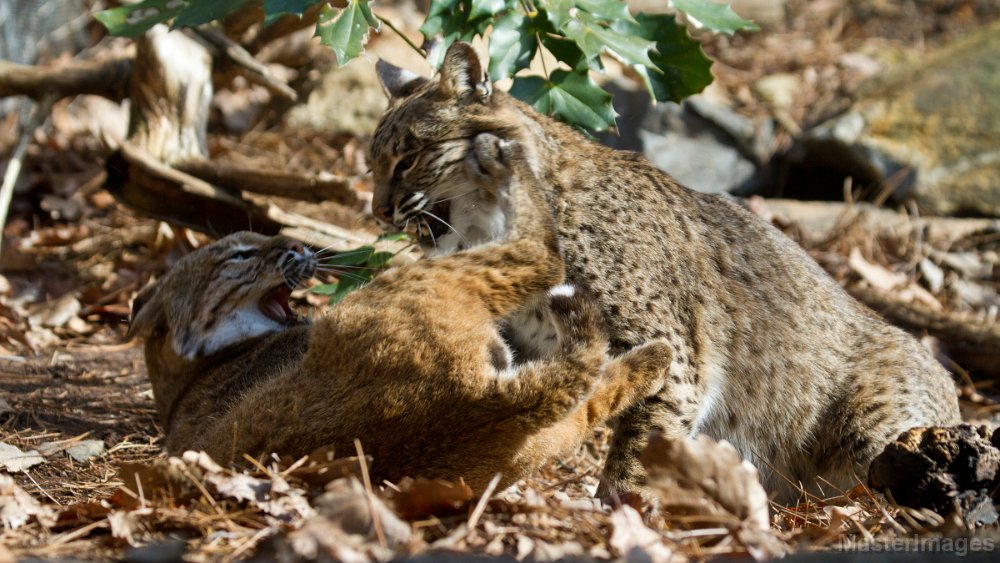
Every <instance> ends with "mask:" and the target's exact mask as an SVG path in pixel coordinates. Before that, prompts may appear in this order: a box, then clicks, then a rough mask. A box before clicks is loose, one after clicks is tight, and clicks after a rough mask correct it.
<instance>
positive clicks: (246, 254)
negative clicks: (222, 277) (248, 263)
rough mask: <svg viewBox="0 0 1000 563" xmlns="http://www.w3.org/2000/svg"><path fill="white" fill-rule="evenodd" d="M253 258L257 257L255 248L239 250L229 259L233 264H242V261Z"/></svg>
mask: <svg viewBox="0 0 1000 563" xmlns="http://www.w3.org/2000/svg"><path fill="white" fill-rule="evenodd" d="M254 256H257V249H256V248H241V249H240V250H237V251H236V252H234V253H233V255H232V256H230V257H229V259H230V260H233V261H235V262H242V261H243V260H249V259H251V258H253V257H254Z"/></svg>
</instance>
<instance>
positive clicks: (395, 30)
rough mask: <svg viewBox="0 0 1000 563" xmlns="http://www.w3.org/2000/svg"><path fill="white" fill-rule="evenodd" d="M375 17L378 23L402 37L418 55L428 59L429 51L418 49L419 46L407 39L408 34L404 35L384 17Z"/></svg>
mask: <svg viewBox="0 0 1000 563" xmlns="http://www.w3.org/2000/svg"><path fill="white" fill-rule="evenodd" d="M375 17H376V18H377V19H378V21H380V22H382V23H384V24H385V26H386V27H388V28H389V29H391V30H393V31H394V32H396V35H398V36H399V37H400V39H402V40H403V41H405V42H406V44H407V45H409V46H410V48H411V49H413V50H414V51H416V52H417V54H418V55H420V56H421V57H425V58H426V57H427V51H425V50H424V49H423V48H421V47H418V46H417V44H416V43H414V42H413V41H410V38H409V37H407V36H406V34H405V33H403V32H402V31H401V30H400V29H399V28H398V27H396V26H395V25H393V24H392V22H391V21H389V20H387V19H385V18H383V17H382V16H380V15H378V14H375Z"/></svg>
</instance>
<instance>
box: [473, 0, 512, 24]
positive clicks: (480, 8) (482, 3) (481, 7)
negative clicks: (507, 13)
mask: <svg viewBox="0 0 1000 563" xmlns="http://www.w3.org/2000/svg"><path fill="white" fill-rule="evenodd" d="M506 9H507V0H472V9H471V10H470V11H469V19H470V20H474V19H477V18H481V17H490V16H495V15H497V14H499V13H500V12H502V11H504V10H506Z"/></svg>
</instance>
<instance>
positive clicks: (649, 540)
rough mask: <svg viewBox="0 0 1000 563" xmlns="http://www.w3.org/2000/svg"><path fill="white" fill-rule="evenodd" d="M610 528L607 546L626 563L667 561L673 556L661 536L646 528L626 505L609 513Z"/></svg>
mask: <svg viewBox="0 0 1000 563" xmlns="http://www.w3.org/2000/svg"><path fill="white" fill-rule="evenodd" d="M611 526H612V530H613V531H612V532H611V539H609V540H608V544H609V545H610V546H611V547H612V548H614V549H615V550H616V551H617V552H618V555H620V556H622V557H624V558H625V560H626V561H653V562H659V561H669V560H670V557H671V556H672V555H673V550H671V549H670V547H668V546H667V545H666V544H665V543H664V542H663V536H661V535H660V534H658V533H656V532H654V531H653V530H651V529H649V528H648V527H646V524H644V523H643V521H642V516H640V515H639V513H638V512H637V511H636V510H635V509H634V508H632V507H631V506H629V505H627V504H624V505H622V506H621V507H620V508H618V509H617V510H615V511H614V512H612V513H611Z"/></svg>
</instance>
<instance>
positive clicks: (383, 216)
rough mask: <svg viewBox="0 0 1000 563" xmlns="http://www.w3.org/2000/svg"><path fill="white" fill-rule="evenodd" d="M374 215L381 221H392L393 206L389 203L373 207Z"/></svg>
mask: <svg viewBox="0 0 1000 563" xmlns="http://www.w3.org/2000/svg"><path fill="white" fill-rule="evenodd" d="M372 215H374V216H375V218H376V219H378V220H379V221H383V222H385V223H392V206H391V205H387V204H384V203H383V204H382V205H377V206H375V207H374V208H372Z"/></svg>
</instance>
